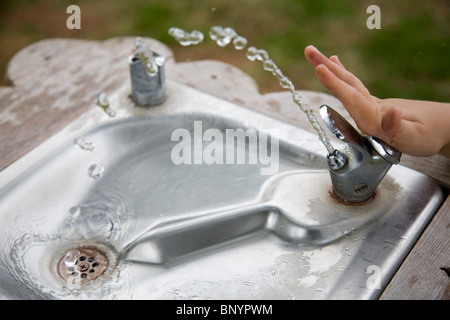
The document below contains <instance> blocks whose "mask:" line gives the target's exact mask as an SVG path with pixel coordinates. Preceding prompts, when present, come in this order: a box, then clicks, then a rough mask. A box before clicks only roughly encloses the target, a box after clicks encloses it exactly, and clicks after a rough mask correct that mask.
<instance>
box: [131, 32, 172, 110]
mask: <svg viewBox="0 0 450 320" xmlns="http://www.w3.org/2000/svg"><path fill="white" fill-rule="evenodd" d="M136 40H137V41H136V42H137V44H138V43H139V45H137V46H138V52H137V53H135V54H133V55H131V56H129V58H128V63H129V65H130V73H131V91H132V94H131V95H132V98H133V100H134V101H135V102H136V103H137V104H139V105H143V106H154V105H158V104H161V103H163V102H164V100H165V99H166V93H165V76H164V62H165V59H164V57H163V56H161V55H159V54H158V53H156V52H154V51H152V50H148V49H147V46H146V45H145V44H144V43H143V42H142V40H141V39H140V38H138V39H136Z"/></svg>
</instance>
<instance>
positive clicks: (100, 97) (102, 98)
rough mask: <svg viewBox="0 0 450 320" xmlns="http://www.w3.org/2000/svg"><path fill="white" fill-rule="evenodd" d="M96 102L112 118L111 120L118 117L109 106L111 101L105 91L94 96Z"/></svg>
mask: <svg viewBox="0 0 450 320" xmlns="http://www.w3.org/2000/svg"><path fill="white" fill-rule="evenodd" d="M94 100H95V104H96V105H97V106H99V107H100V108H102V109H103V111H105V112H106V114H107V115H108V116H110V117H111V118H114V117H115V116H116V112H115V111H114V110H113V109H111V107H110V106H109V100H108V97H107V96H106V93H104V92H103V91H99V92H97V93H96V94H95V95H94Z"/></svg>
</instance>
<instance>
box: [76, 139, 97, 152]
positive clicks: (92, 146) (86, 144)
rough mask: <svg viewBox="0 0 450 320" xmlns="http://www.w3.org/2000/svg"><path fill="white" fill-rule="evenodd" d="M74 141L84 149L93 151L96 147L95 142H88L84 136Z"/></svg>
mask: <svg viewBox="0 0 450 320" xmlns="http://www.w3.org/2000/svg"><path fill="white" fill-rule="evenodd" d="M73 143H74V144H75V145H76V146H77V147H79V148H80V149H83V150H87V151H93V150H94V149H95V144H94V143H93V142H88V141H86V140H84V139H82V138H77V139H75V140H73Z"/></svg>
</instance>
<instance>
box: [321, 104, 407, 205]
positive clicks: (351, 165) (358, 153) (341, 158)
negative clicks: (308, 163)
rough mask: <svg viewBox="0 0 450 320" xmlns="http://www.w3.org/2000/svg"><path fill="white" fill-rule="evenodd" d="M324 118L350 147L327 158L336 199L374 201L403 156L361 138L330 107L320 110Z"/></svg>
mask: <svg viewBox="0 0 450 320" xmlns="http://www.w3.org/2000/svg"><path fill="white" fill-rule="evenodd" d="M320 115H321V117H322V119H323V120H324V122H325V124H326V125H327V127H328V129H329V130H330V131H331V132H332V133H333V134H334V135H335V136H336V137H337V138H338V139H340V140H342V141H344V142H345V143H346V144H347V145H346V146H345V147H344V148H342V150H336V149H335V150H334V151H333V152H332V153H330V154H328V156H327V159H328V169H329V172H330V176H331V182H332V185H333V193H334V195H335V196H336V197H337V198H339V199H340V200H342V201H345V202H349V203H363V202H366V201H368V200H370V199H371V198H372V197H373V195H374V192H375V189H376V188H377V186H378V185H379V184H380V182H381V181H382V180H383V178H384V176H385V175H386V173H387V172H388V171H389V169H390V168H391V166H392V165H393V164H398V163H399V162H400V156H401V152H399V151H397V150H395V149H394V148H393V147H391V146H389V145H388V144H386V143H385V142H383V141H382V140H379V139H377V138H374V137H371V136H363V135H361V134H360V133H359V132H358V131H357V130H356V129H355V128H354V127H353V126H352V125H351V124H349V123H348V122H347V120H345V119H344V118H343V117H342V116H341V115H340V114H339V113H337V112H336V111H335V110H334V109H332V108H330V107H329V106H327V105H322V106H321V107H320Z"/></svg>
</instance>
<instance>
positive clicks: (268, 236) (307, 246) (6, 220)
mask: <svg viewBox="0 0 450 320" xmlns="http://www.w3.org/2000/svg"><path fill="white" fill-rule="evenodd" d="M129 90H130V89H129V87H127V86H124V87H123V88H122V89H121V90H120V91H119V92H117V93H116V94H115V95H114V96H112V97H110V100H111V105H112V106H113V108H116V111H117V116H116V117H115V118H109V117H108V116H107V115H106V114H104V113H102V110H100V109H99V108H93V109H92V110H90V111H89V112H87V113H86V114H84V115H83V116H82V117H80V118H79V119H77V120H76V121H75V122H73V123H72V124H71V125H69V126H68V127H67V128H65V129H64V130H62V131H61V132H60V133H58V134H57V135H55V136H54V137H52V138H51V139H49V140H48V141H46V142H45V143H43V144H42V145H40V146H38V147H37V148H36V149H34V150H33V151H32V152H30V153H29V154H27V155H26V156H24V157H23V158H21V159H20V160H18V161H17V162H16V163H14V164H13V165H11V166H10V167H8V168H6V169H5V170H4V171H2V172H0V181H1V183H0V231H1V235H0V237H1V246H2V248H1V254H0V266H1V268H0V297H1V298H3V299H11V298H13V299H14V298H23V299H35V298H46V299H77V298H87V299H110V298H116V299H303V298H307V299H343V298H344V299H374V298H377V297H378V296H379V295H380V294H381V292H382V290H383V288H384V287H385V286H386V285H387V283H388V282H389V280H390V279H391V277H392V276H393V274H394V273H395V271H396V270H397V268H398V267H399V265H400V264H401V262H402V261H403V260H404V258H405V257H406V255H407V254H408V252H409V250H410V249H411V247H412V246H413V245H414V243H415V242H416V241H417V239H418V237H419V236H420V234H421V232H422V230H423V229H424V228H425V227H426V225H427V223H428V222H429V221H430V219H431V218H432V217H433V215H434V213H435V212H436V210H437V208H438V207H439V206H440V204H441V203H442V192H441V190H440V187H439V186H438V185H437V184H436V183H435V182H434V181H433V180H432V179H430V178H428V177H426V176H424V175H422V174H420V173H418V172H415V171H412V170H410V169H407V168H405V167H402V166H396V167H394V168H392V169H391V170H390V172H389V174H388V175H387V176H386V178H385V179H384V181H383V182H382V183H381V184H380V186H379V188H378V190H377V191H376V195H375V197H374V199H373V200H372V201H371V202H369V203H367V204H364V205H346V204H343V203H340V202H339V201H337V200H335V199H334V198H333V197H332V196H330V188H331V181H330V178H329V174H328V170H327V165H326V151H325V149H324V148H323V146H322V145H321V144H320V143H319V141H318V139H317V137H316V136H314V135H312V134H310V133H308V132H305V131H303V130H301V129H298V128H296V127H293V126H290V125H288V124H286V123H283V122H280V121H277V120H274V119H271V118H268V117H266V116H263V115H262V114H259V113H256V112H254V111H250V110H248V109H245V108H242V107H240V106H238V105H235V104H233V103H230V102H226V101H224V100H221V99H218V98H216V97H213V96H210V95H207V94H205V93H202V92H199V91H196V90H194V89H192V88H188V87H185V86H182V85H180V84H177V83H175V82H171V81H168V83H167V90H168V94H167V96H168V99H167V101H166V102H165V103H164V104H163V105H161V106H159V107H153V108H150V109H144V108H140V107H136V106H133V103H132V101H131V100H130V98H129V97H128V93H129V92H130V91H129ZM293 107H295V106H293ZM299 116H303V115H301V114H299ZM241 133H245V134H247V135H248V137H247V138H246V139H244V138H243V136H239V134H241ZM228 134H230V135H228ZM231 134H237V135H238V137H237V138H233V139H232V138H230V137H231ZM77 139H78V140H77ZM74 141H78V142H80V141H85V142H87V143H88V146H90V147H91V148H90V149H89V148H84V149H83V147H81V148H80V145H81V144H80V143H78V144H76V143H74ZM90 142H92V143H94V144H95V148H93V146H92V145H90V144H89V143H90ZM213 146H214V148H213ZM91 149H93V150H91ZM86 261H89V262H86ZM82 265H83V266H82ZM84 266H85V267H86V270H87V271H86V273H84V274H83V273H81V276H80V275H79V274H78V273H77V270H78V271H80V272H81V268H84ZM77 268H78V269H77ZM73 270H75V271H73ZM83 275H84V276H83Z"/></svg>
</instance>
